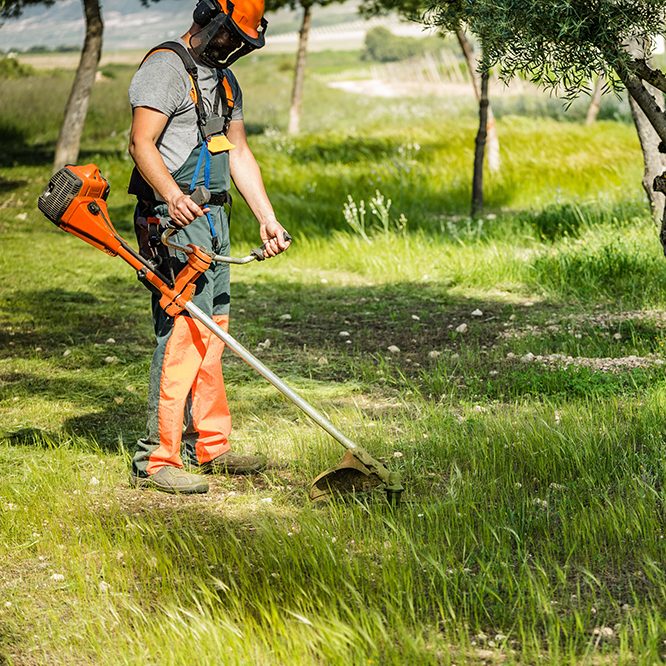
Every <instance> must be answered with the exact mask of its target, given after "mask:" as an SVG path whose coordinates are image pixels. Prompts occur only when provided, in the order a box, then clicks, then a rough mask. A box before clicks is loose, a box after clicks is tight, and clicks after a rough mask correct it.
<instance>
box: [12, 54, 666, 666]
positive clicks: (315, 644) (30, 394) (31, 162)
mask: <svg viewBox="0 0 666 666" xmlns="http://www.w3.org/2000/svg"><path fill="white" fill-rule="evenodd" d="M132 71H133V69H132V67H130V66H127V65H113V64H108V65H106V66H105V68H104V77H103V79H102V80H101V81H99V82H98V84H97V85H96V87H95V92H94V98H93V103H92V107H91V111H90V116H89V122H88V125H87V128H86V135H85V140H84V145H83V152H82V155H81V158H80V162H81V163H85V162H89V161H92V162H95V163H96V164H98V165H99V166H100V167H101V169H102V170H103V172H104V174H105V175H106V176H107V177H108V178H109V180H110V181H111V185H112V192H111V196H110V211H111V215H112V219H113V221H114V223H115V224H116V226H117V228H118V229H119V230H120V231H121V232H122V233H123V234H124V235H125V236H126V237H128V238H131V236H132V230H131V224H130V219H131V210H132V204H131V201H130V199H129V198H128V196H127V195H126V194H125V186H126V182H127V178H128V175H129V171H130V162H129V161H128V157H127V155H126V144H127V127H128V125H129V111H128V108H127V102H126V92H125V91H126V88H127V83H128V81H129V78H130V76H131V73H132ZM291 73H292V71H291V59H290V58H288V57H286V56H271V57H257V58H255V59H253V60H250V61H248V62H246V63H243V64H242V65H241V66H239V67H238V68H237V74H238V76H239V78H240V80H241V83H242V84H243V86H244V92H245V105H246V123H247V126H248V129H249V132H250V134H251V136H250V140H251V145H252V147H253V149H254V150H255V153H256V155H257V157H258V159H259V161H260V163H261V165H262V168H263V172H264V177H265V180H266V183H267V187H268V190H269V192H270V194H271V197H272V199H273V201H274V204H275V207H276V210H277V211H278V214H279V216H280V219H281V220H282V221H283V223H284V224H285V226H287V228H288V229H289V230H290V232H291V233H292V234H293V235H294V237H295V242H294V245H293V247H292V248H291V249H290V250H289V252H288V253H287V254H286V255H284V256H282V257H279V258H277V259H274V260H272V261H269V262H265V263H264V264H263V265H255V266H249V267H244V268H239V269H235V270H234V273H233V306H232V332H233V333H234V334H235V335H236V336H237V337H238V338H239V339H240V340H241V341H242V342H243V343H244V344H245V345H247V346H248V347H249V348H250V349H253V350H256V349H258V345H259V343H265V341H266V340H270V345H266V344H263V345H262V348H260V349H259V350H258V351H257V353H258V354H259V355H260V357H261V358H262V359H263V360H265V361H266V363H267V364H268V365H269V366H271V367H273V368H274V369H275V370H276V371H277V372H278V373H279V374H281V375H283V376H285V377H286V378H287V379H288V380H289V381H290V382H292V383H293V384H294V385H295V386H296V387H297V388H298V389H299V390H301V392H302V393H304V394H305V395H306V396H308V397H310V398H311V399H312V400H313V401H314V402H315V403H316V404H318V405H321V406H323V408H324V409H325V410H326V412H327V413H328V414H329V415H330V417H331V418H332V419H333V420H334V421H335V422H336V423H337V424H339V425H340V427H341V428H342V429H343V430H344V431H345V432H348V433H349V434H350V436H352V437H354V438H356V439H357V440H358V441H359V442H360V443H361V444H363V445H364V446H366V447H367V448H368V449H369V450H370V451H371V452H372V453H373V454H375V455H377V456H379V457H382V458H383V459H384V460H385V461H386V462H387V464H389V465H390V466H393V467H395V468H398V469H400V470H401V471H402V473H403V475H404V478H405V482H406V484H407V489H408V490H407V493H406V494H405V503H404V505H403V506H402V507H401V508H400V509H399V510H398V511H391V510H390V509H389V508H388V507H387V506H385V504H384V503H383V502H382V501H381V499H377V500H375V501H369V502H351V503H349V504H345V505H333V506H326V507H323V508H318V507H313V506H311V505H309V504H308V501H307V488H308V484H309V481H310V480H311V479H312V478H313V477H314V476H315V475H316V474H317V473H318V472H319V471H322V470H323V469H325V468H326V467H327V466H330V465H331V464H333V463H334V462H335V461H336V460H337V459H338V458H339V457H340V455H341V453H342V449H341V448H340V447H339V446H338V445H337V444H336V443H334V442H332V441H331V440H329V439H328V438H327V437H325V436H324V435H323V434H322V433H320V432H318V431H317V430H316V429H315V427H314V426H312V425H310V424H309V423H308V422H307V421H306V420H305V418H304V417H302V416H300V414H299V413H298V412H297V411H296V410H295V408H293V407H292V406H291V405H289V404H287V403H286V402H285V401H284V400H282V398H280V397H279V396H278V395H276V393H275V392H274V391H273V390H272V389H271V388H270V387H268V386H265V385H264V383H263V381H261V380H260V379H259V378H257V377H255V376H254V375H253V374H252V372H251V371H250V370H249V369H248V368H246V366H244V365H243V364H242V363H241V362H240V361H238V360H236V359H234V358H232V357H231V356H230V355H229V356H226V357H225V376H226V378H227V382H228V390H229V397H230V401H231V407H232V410H233V415H234V418H235V430H234V440H233V442H234V446H235V447H236V449H237V450H245V451H253V450H261V451H263V452H265V453H267V454H268V455H269V457H270V459H271V461H272V466H271V468H270V469H269V471H268V472H267V473H266V474H264V475H262V476H261V477H260V478H258V479H232V478H220V479H216V480H214V481H213V484H212V491H211V493H209V495H207V496H204V497H201V498H195V499H192V498H178V497H169V496H164V495H160V494H158V493H150V492H146V493H139V492H135V491H132V490H130V489H129V487H128V486H127V471H128V456H129V455H130V452H131V449H132V447H133V443H134V441H135V440H136V438H137V437H138V436H139V435H140V434H141V433H142V430H143V425H144V424H143V419H144V402H145V394H146V381H147V372H148V365H149V358H150V352H151V348H152V334H151V326H150V321H149V316H148V298H147V293H146V292H145V290H144V289H143V288H142V287H141V286H140V285H139V284H138V283H137V281H136V279H135V277H134V276H133V275H132V273H131V271H130V270H128V268H127V267H126V266H125V265H124V264H122V263H121V262H120V261H119V260H113V259H111V258H109V257H107V256H105V255H103V254H102V253H100V252H98V251H96V250H93V249H92V248H89V247H87V246H84V244H83V243H81V241H79V240H77V239H75V238H73V237H69V236H66V235H65V234H63V233H62V232H60V231H59V230H58V229H56V228H55V227H54V226H52V225H50V224H49V223H48V222H47V221H46V220H45V219H44V218H43V217H42V216H41V215H40V214H39V212H38V211H37V209H36V204H35V202H36V198H37V196H38V195H39V193H40V191H41V189H42V187H43V186H44V185H45V183H46V182H47V181H48V177H49V172H50V161H51V158H52V146H53V143H54V140H55V137H56V135H57V130H58V125H59V122H60V116H59V114H60V113H61V111H60V110H61V108H62V106H63V105H64V101H65V98H66V94H67V91H68V89H69V84H70V81H71V76H72V74H71V72H67V71H59V70H56V71H51V72H48V73H42V74H36V75H34V76H31V77H28V78H23V79H18V80H3V81H2V82H1V85H2V90H3V94H2V96H1V97H0V141H1V142H2V146H3V150H2V153H0V239H1V240H0V242H1V248H2V251H1V253H0V276H1V279H0V431H1V434H2V444H0V459H2V462H3V469H4V473H3V474H2V476H1V478H0V530H1V534H2V538H1V539H0V555H1V558H2V565H0V590H1V603H0V663H2V662H6V663H10V664H13V663H15V664H42V663H49V664H56V663H57V664H88V663H89V664H118V663H126V664H211V663H225V664H227V663H228V664H248V663H256V664H286V663H304V664H311V663H322V664H324V663H326V664H328V663H332V664H372V663H374V664H451V663H455V664H461V663H483V662H486V663H537V662H548V663H590V664H598V663H609V664H610V663H613V664H615V663H626V664H630V663H631V664H633V663H639V664H657V663H660V661H661V660H663V659H664V658H665V655H666V624H665V621H664V617H665V616H666V577H665V574H664V561H665V559H666V547H665V543H664V518H665V513H664V480H665V477H666V453H665V447H664V434H665V432H664V431H665V428H664V418H663V412H664V409H665V408H666V385H665V383H664V378H663V377H664V367H663V358H664V353H663V352H664V346H665V345H666V330H665V326H666V320H665V318H664V314H663V306H664V304H665V301H666V289H665V287H664V285H665V284H666V282H665V280H666V262H665V261H664V259H663V256H662V253H661V249H660V247H659V244H658V240H657V234H656V230H655V228H654V226H653V224H652V222H651V221H650V219H649V215H648V214H647V210H646V206H645V203H644V200H643V194H642V191H641V188H640V178H641V173H642V166H641V158H640V152H639V148H638V143H637V140H636V136H635V131H634V129H633V127H632V126H631V125H630V124H628V123H627V112H626V108H625V107H624V104H623V102H622V101H621V100H614V99H610V100H607V101H606V102H605V105H604V108H603V110H602V120H601V121H600V122H598V123H597V124H595V125H594V126H592V127H585V126H584V125H582V124H581V122H580V120H581V117H582V116H583V115H584V109H585V104H584V101H581V102H580V103H578V104H575V105H574V107H573V108H572V109H571V110H570V111H569V112H568V113H566V114H565V113H564V112H563V110H562V106H561V104H560V103H559V102H558V101H557V100H554V99H551V98H548V97H545V96H541V95H535V94H532V93H529V94H524V95H521V96H516V95H512V94H503V95H501V97H499V98H498V99H497V102H496V115H497V116H498V129H499V135H500V139H501V142H502V160H503V162H502V170H501V172H500V174H499V175H493V176H492V177H490V178H489V179H488V182H487V192H486V198H487V211H486V215H485V217H483V218H482V219H480V220H477V221H471V220H469V219H468V218H467V216H466V213H467V210H468V201H469V196H470V175H471V161H472V147H473V138H474V126H475V109H474V104H473V102H472V101H471V100H470V99H468V98H465V97H461V96H459V95H458V96H450V97H447V96H443V97H433V98H427V99H421V98H418V97H415V98H414V97H412V98H409V97H401V96H397V97H395V98H388V99H387V98H369V97H364V96H362V95H351V94H348V93H342V92H340V91H339V90H334V89H331V88H330V87H329V86H328V85H327V84H328V83H330V82H332V81H334V80H336V81H341V80H354V79H360V80H363V79H364V78H365V77H366V76H367V75H368V71H367V64H365V63H363V62H362V61H361V60H360V58H359V54H358V53H355V52H338V53H335V54H331V53H318V54H314V55H313V57H312V58H311V60H310V72H309V78H308V81H307V84H306V89H307V92H306V99H305V105H304V128H305V131H304V133H303V135H302V136H301V137H299V138H296V139H294V138H288V137H287V136H285V135H284V134H283V130H284V127H285V125H286V117H287V103H288V94H289V85H290V78H291ZM377 192H379V193H380V194H381V195H383V196H384V197H385V198H390V199H391V208H390V212H389V215H388V217H387V218H385V224H382V223H381V222H380V221H379V219H377V218H376V217H375V216H373V215H372V214H371V212H370V211H369V202H370V200H371V199H372V198H373V197H374V198H375V199H376V197H377V194H376V193H377ZM350 196H351V197H352V199H353V201H354V202H355V203H356V204H357V206H358V205H359V204H360V201H361V200H363V201H364V202H365V206H366V208H367V209H368V213H367V225H366V226H367V233H366V235H367V239H366V238H364V237H363V235H362V234H360V233H358V231H355V230H354V229H352V228H351V227H350V226H349V225H348V223H347V222H346V221H345V217H344V215H343V212H342V210H343V206H344V204H345V203H346V202H348V201H349V199H348V197H350ZM239 199H240V197H237V202H238V204H237V206H236V208H235V211H234V219H233V223H232V237H233V243H234V249H235V251H236V252H237V253H241V252H243V251H244V250H245V249H246V248H249V247H250V246H252V245H255V244H256V242H257V234H256V226H255V224H254V223H253V222H252V221H251V219H250V216H249V215H248V213H247V210H246V209H244V206H243V204H242V203H240V201H239ZM401 215H402V216H403V218H402V220H401V219H400V216H401ZM405 220H406V221H405ZM473 313H475V314H473ZM479 313H480V314H479ZM282 315H290V318H287V317H283V316H282ZM463 324H465V325H466V326H463V327H462V328H461V325H463ZM341 331H347V332H349V334H350V335H349V337H341V336H340V335H339V333H340V332H341ZM390 345H396V346H397V347H399V349H400V352H399V353H396V354H392V353H390V352H389V351H388V347H389V346H390Z"/></svg>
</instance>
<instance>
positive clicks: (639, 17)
mask: <svg viewBox="0 0 666 666" xmlns="http://www.w3.org/2000/svg"><path fill="white" fill-rule="evenodd" d="M430 2H431V5H430V8H429V10H428V11H427V13H426V17H425V18H426V20H427V22H429V23H431V24H433V25H437V26H441V27H444V28H448V29H453V28H454V27H455V26H457V25H459V23H460V21H461V20H463V21H464V22H465V24H466V25H468V26H469V28H470V29H471V31H472V32H473V33H474V34H475V35H476V36H477V38H478V39H479V40H480V42H481V43H482V44H483V50H484V56H485V63H486V66H487V67H492V66H497V67H499V69H500V72H501V75H502V76H503V77H504V78H505V79H507V80H508V79H510V78H511V77H512V76H514V75H515V74H518V73H521V74H526V75H527V76H529V77H530V78H531V79H532V80H533V81H535V82H538V83H541V84H542V85H545V86H550V87H553V88H558V89H560V90H563V91H564V95H565V97H567V98H568V99H573V98H574V97H575V96H577V95H578V94H580V93H581V92H582V91H584V90H587V89H588V86H589V81H590V80H591V79H592V78H593V77H596V76H604V77H605V78H606V81H607V85H608V86H609V87H610V88H612V89H614V90H616V91H619V90H620V89H621V88H622V86H624V87H625V88H626V89H627V91H628V93H629V95H630V101H631V104H632V112H633V116H634V120H635V123H636V127H637V130H638V134H639V139H640V141H641V148H642V150H643V156H644V163H645V177H644V183H645V184H648V183H649V185H648V186H647V187H646V191H647V194H648V198H649V202H650V206H651V209H652V212H653V215H654V216H655V218H656V219H659V218H661V222H662V239H663V237H664V235H666V218H664V214H663V209H664V194H665V193H666V177H663V178H657V179H656V181H654V176H655V175H661V174H662V172H663V168H664V163H663V156H662V154H660V153H659V152H658V148H659V147H663V146H666V114H665V113H664V110H663V108H664V103H663V93H664V92H666V74H665V73H664V72H663V71H662V70H661V69H659V68H656V67H654V65H653V64H652V63H651V62H650V49H651V43H652V41H651V38H652V36H653V34H654V33H655V32H657V31H659V30H661V29H662V28H663V26H664V22H665V20H666V0H532V1H531V2H524V1H523V0H503V1H502V2H497V1H496V0H475V2H466V1H465V0H430ZM653 182H654V186H655V187H656V188H657V191H655V189H654V187H653V186H652V183H653Z"/></svg>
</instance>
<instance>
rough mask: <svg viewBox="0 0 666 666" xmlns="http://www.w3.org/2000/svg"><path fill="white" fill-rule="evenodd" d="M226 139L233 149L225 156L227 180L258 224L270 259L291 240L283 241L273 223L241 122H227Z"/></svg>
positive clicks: (280, 228)
mask: <svg viewBox="0 0 666 666" xmlns="http://www.w3.org/2000/svg"><path fill="white" fill-rule="evenodd" d="M227 138H228V139H229V141H231V143H233V144H234V146H236V147H235V148H234V149H233V150H232V151H231V152H230V153H229V164H230V167H231V177H232V178H233V180H234V184H235V185H236V188H237V189H238V191H239V192H240V193H241V196H242V197H243V199H245V201H246V202H247V205H248V206H249V207H250V210H251V211H252V212H253V213H254V216H255V217H256V218H257V220H258V221H259V234H260V236H261V240H262V241H263V242H264V253H265V254H266V255H267V256H269V257H274V256H275V255H276V254H280V252H283V251H284V250H286V249H287V248H288V247H289V245H290V244H291V241H288V240H285V239H284V233H285V228H284V227H283V226H282V225H281V224H280V223H279V222H278V221H277V217H276V216H275V212H274V211H273V206H272V205H271V202H270V200H269V198H268V195H267V194H266V188H265V187H264V181H263V179H262V177H261V171H260V169H259V165H258V164H257V160H256V159H255V157H254V155H253V154H252V151H251V150H250V146H249V145H248V143H247V135H246V134H245V124H244V123H243V121H242V120H232V121H231V123H230V124H229V132H228V134H227Z"/></svg>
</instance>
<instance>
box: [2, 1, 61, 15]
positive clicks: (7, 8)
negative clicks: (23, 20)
mask: <svg viewBox="0 0 666 666" xmlns="http://www.w3.org/2000/svg"><path fill="white" fill-rule="evenodd" d="M54 3H55V0H0V20H4V19H13V18H18V17H19V16H20V15H21V14H22V13H23V10H24V9H25V8H26V7H30V6H31V5H47V6H48V5H52V4H54Z"/></svg>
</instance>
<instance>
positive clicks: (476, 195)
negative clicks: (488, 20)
mask: <svg viewBox="0 0 666 666" xmlns="http://www.w3.org/2000/svg"><path fill="white" fill-rule="evenodd" d="M487 135H488V71H487V70H485V71H484V72H483V73H482V74H481V96H480V98H479V131H478V132H477V133H476V141H475V147H474V176H473V178H472V217H477V216H478V215H479V214H480V213H481V212H482V210H483V155H484V153H485V149H486V137H487Z"/></svg>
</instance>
